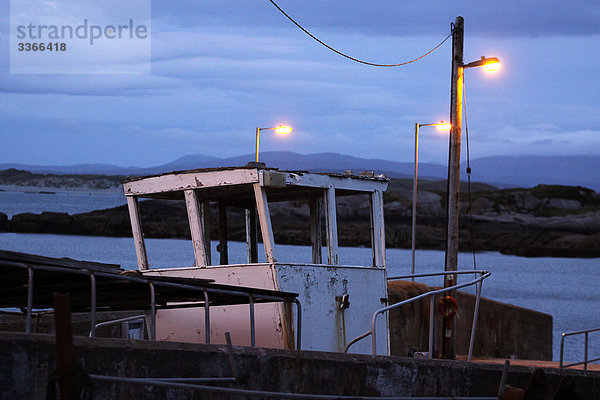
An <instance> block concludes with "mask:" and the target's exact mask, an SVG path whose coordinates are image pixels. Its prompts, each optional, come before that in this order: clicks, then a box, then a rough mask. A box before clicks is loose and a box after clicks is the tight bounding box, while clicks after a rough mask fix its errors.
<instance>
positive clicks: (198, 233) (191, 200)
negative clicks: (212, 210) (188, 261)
mask: <svg viewBox="0 0 600 400" xmlns="http://www.w3.org/2000/svg"><path fill="white" fill-rule="evenodd" d="M183 192H184V194H185V205H186V208H187V214H188V221H189V225H190V234H191V236H192V243H193V245H194V260H195V261H194V262H195V265H196V267H206V266H207V265H208V262H207V258H206V252H205V249H204V248H205V241H204V229H203V226H202V221H201V216H200V207H199V205H198V196H197V194H196V191H195V190H193V189H189V190H184V191H183Z"/></svg>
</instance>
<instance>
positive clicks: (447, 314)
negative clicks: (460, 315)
mask: <svg viewBox="0 0 600 400" xmlns="http://www.w3.org/2000/svg"><path fill="white" fill-rule="evenodd" d="M438 309H439V310H440V313H441V314H442V315H443V316H444V318H452V317H454V316H455V315H456V313H457V312H458V301H456V299H455V298H454V297H452V296H444V297H442V298H441V299H440V302H439V303H438Z"/></svg>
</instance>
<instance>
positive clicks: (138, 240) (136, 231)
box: [126, 196, 148, 271]
mask: <svg viewBox="0 0 600 400" xmlns="http://www.w3.org/2000/svg"><path fill="white" fill-rule="evenodd" d="M126 197H127V208H128V209H129V219H130V220H131V232H132V233H133V242H134V245H135V254H136V256H137V262H138V269H139V270H140V271H146V270H148V255H147V254H146V244H145V243H144V234H143V233H142V224H141V221H140V210H139V205H138V200H137V197H134V196H126Z"/></svg>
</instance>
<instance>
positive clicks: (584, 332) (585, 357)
mask: <svg viewBox="0 0 600 400" xmlns="http://www.w3.org/2000/svg"><path fill="white" fill-rule="evenodd" d="M598 331H600V328H592V329H585V330H582V331H575V332H563V333H562V335H561V336H560V365H559V368H568V367H574V366H576V365H581V364H583V369H584V370H585V371H587V367H588V363H591V362H596V361H600V357H598V358H594V359H592V360H588V336H589V334H590V333H592V332H598ZM574 335H585V342H584V343H585V344H584V355H583V361H580V362H576V363H571V364H566V365H565V364H563V354H564V348H565V338H566V337H567V336H574Z"/></svg>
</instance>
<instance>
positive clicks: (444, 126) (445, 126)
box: [411, 121, 452, 281]
mask: <svg viewBox="0 0 600 400" xmlns="http://www.w3.org/2000/svg"><path fill="white" fill-rule="evenodd" d="M422 126H435V127H436V128H437V130H438V131H449V130H450V128H451V127H452V126H451V125H450V124H448V123H445V122H444V121H440V122H439V123H437V124H419V123H416V124H415V174H414V176H413V200H412V240H411V250H412V270H411V274H413V275H414V273H415V245H416V230H417V170H418V165H419V128H420V127H422ZM412 280H413V281H414V280H415V278H414V277H413V278H412Z"/></svg>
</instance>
